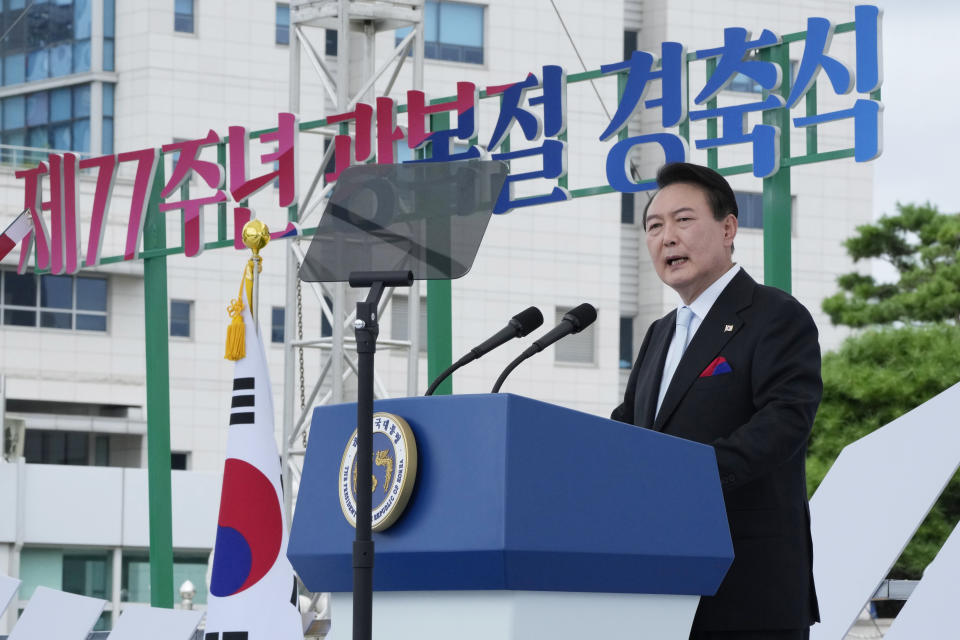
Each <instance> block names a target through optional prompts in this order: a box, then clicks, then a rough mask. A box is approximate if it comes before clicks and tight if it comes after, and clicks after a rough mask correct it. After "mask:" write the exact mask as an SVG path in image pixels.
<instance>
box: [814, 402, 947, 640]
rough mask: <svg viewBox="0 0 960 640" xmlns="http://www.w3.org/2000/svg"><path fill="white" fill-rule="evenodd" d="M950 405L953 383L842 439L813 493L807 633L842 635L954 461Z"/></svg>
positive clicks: (823, 637)
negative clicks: (815, 610) (812, 584)
mask: <svg viewBox="0 0 960 640" xmlns="http://www.w3.org/2000/svg"><path fill="white" fill-rule="evenodd" d="M958 407H960V384H958V385H954V386H952V387H950V388H949V389H947V390H946V391H944V392H943V393H941V394H940V395H938V396H936V397H934V398H932V399H931V400H929V401H928V402H925V403H924V404H922V405H920V406H919V407H917V408H916V409H914V410H913V411H910V412H909V413H907V414H905V415H903V416H901V417H900V418H898V419H896V420H894V421H893V422H891V423H890V424H888V425H886V426H885V427H882V428H880V429H878V430H877V431H874V432H873V433H871V434H870V435H868V436H865V437H863V438H861V439H860V440H858V441H856V442H854V443H853V444H851V445H849V446H847V447H846V448H845V449H844V450H843V452H841V454H840V456H839V457H838V458H837V461H836V462H835V463H834V465H833V467H832V468H831V469H830V471H829V473H827V476H826V478H824V480H823V483H822V484H821V485H820V487H819V488H818V489H817V492H816V493H815V494H814V495H813V498H812V499H811V500H810V515H811V528H812V535H813V573H814V578H815V580H816V584H817V596H818V598H819V600H820V617H821V619H822V622H821V623H820V624H817V625H814V626H813V628H812V629H811V631H810V638H811V640H840V639H842V638H843V637H844V635H845V634H846V633H847V631H848V630H849V628H850V627H851V626H852V625H853V623H854V621H855V620H856V618H857V615H858V614H859V613H860V611H861V610H862V609H863V607H864V605H865V604H866V602H867V600H869V598H870V596H872V595H873V593H874V591H876V589H877V586H878V585H879V584H880V582H881V581H882V580H883V579H884V578H885V577H886V575H887V573H888V572H889V571H890V568H891V567H892V566H893V563H894V562H896V560H897V558H899V557H900V553H901V552H902V551H903V549H904V547H906V545H907V543H908V542H909V541H910V539H911V538H912V537H913V534H914V533H915V532H916V530H917V527H919V526H920V523H921V522H922V521H923V518H924V517H925V516H926V514H927V513H928V512H929V511H930V508H931V507H932V506H933V504H934V502H936V500H937V497H938V496H939V495H940V493H941V492H942V491H943V488H944V487H945V486H946V484H947V482H948V481H949V480H950V478H951V477H952V476H953V473H954V471H956V469H957V467H958V465H960V429H957V409H958ZM954 566H956V565H954ZM903 637H910V638H923V637H931V636H923V635H913V634H911V635H909V636H903Z"/></svg>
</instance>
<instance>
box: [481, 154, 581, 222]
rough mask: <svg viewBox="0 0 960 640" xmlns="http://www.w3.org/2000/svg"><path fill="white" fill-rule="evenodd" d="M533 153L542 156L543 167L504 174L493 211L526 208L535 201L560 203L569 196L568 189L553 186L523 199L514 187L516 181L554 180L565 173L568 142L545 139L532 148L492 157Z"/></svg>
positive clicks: (502, 158) (508, 156) (524, 155)
mask: <svg viewBox="0 0 960 640" xmlns="http://www.w3.org/2000/svg"><path fill="white" fill-rule="evenodd" d="M532 156H542V157H543V169H542V170H539V171H527V172H525V173H511V174H510V175H508V176H507V179H506V181H505V182H504V184H503V189H501V190H500V195H499V196H498V197H497V202H496V204H495V205H494V207H493V212H494V213H506V212H508V211H510V210H511V209H515V208H516V207H529V206H533V205H537V204H547V203H550V202H563V201H564V200H569V199H570V192H569V191H567V190H566V189H564V188H563V187H559V186H555V187H553V189H552V190H551V191H550V193H547V194H543V195H537V196H528V197H526V198H515V197H514V195H513V187H514V185H515V184H517V183H518V182H522V181H524V180H534V179H537V178H545V179H548V180H556V179H558V178H560V177H561V176H564V175H566V173H567V143H566V142H563V141H562V140H545V141H544V143H543V145H542V146H540V147H534V148H532V149H521V150H518V151H508V152H506V153H494V154H493V155H492V156H491V158H492V159H494V160H513V159H515V158H528V157H532Z"/></svg>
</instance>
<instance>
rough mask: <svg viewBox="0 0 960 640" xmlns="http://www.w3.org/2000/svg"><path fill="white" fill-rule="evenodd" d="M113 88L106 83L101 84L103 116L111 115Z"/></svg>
mask: <svg viewBox="0 0 960 640" xmlns="http://www.w3.org/2000/svg"><path fill="white" fill-rule="evenodd" d="M113 94H114V86H113V85H112V84H110V83H108V82H105V83H104V84H103V115H105V116H112V115H113Z"/></svg>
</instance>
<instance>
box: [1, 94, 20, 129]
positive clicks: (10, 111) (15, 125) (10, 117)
mask: <svg viewBox="0 0 960 640" xmlns="http://www.w3.org/2000/svg"><path fill="white" fill-rule="evenodd" d="M25 113H26V99H25V98H24V97H23V96H13V97H12V98H5V99H4V101H3V128H4V129H19V128H20V127H22V126H23V125H24V124H26V117H25Z"/></svg>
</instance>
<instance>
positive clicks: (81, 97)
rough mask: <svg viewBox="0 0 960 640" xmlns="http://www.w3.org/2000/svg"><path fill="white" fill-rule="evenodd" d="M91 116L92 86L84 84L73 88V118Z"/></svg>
mask: <svg viewBox="0 0 960 640" xmlns="http://www.w3.org/2000/svg"><path fill="white" fill-rule="evenodd" d="M89 115H90V85H88V84H82V85H79V86H76V87H74V88H73V117H74V118H84V117H86V116H89Z"/></svg>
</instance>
